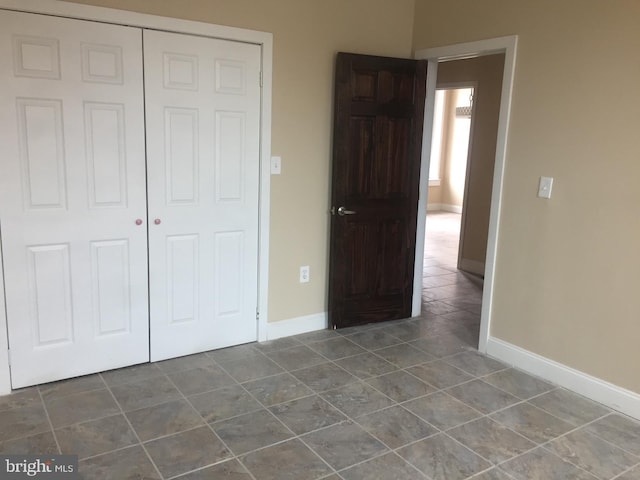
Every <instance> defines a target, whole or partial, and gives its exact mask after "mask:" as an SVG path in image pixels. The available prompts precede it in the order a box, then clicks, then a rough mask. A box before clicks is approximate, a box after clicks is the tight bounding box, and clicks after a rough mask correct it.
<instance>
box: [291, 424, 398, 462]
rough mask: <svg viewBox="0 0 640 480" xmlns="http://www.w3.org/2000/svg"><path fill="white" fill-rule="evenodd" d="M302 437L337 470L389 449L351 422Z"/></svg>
mask: <svg viewBox="0 0 640 480" xmlns="http://www.w3.org/2000/svg"><path fill="white" fill-rule="evenodd" d="M301 438H302V440H303V441H304V442H305V443H306V444H307V445H308V446H309V447H311V449H313V450H314V451H315V452H316V453H317V454H318V455H320V457H322V458H323V459H324V460H325V461H326V462H327V463H328V464H329V465H331V466H332V467H333V468H335V469H336V470H340V469H343V468H346V467H349V466H351V465H354V464H356V463H360V462H362V461H364V460H368V459H369V458H372V457H374V456H377V455H379V454H381V453H382V452H384V451H385V450H387V447H385V446H384V445H383V444H382V443H380V442H379V441H378V440H376V439H375V438H374V437H372V436H371V435H369V434H368V433H367V432H365V431H364V430H363V429H362V428H360V427H359V426H357V425H355V424H353V423H351V422H343V423H340V424H338V425H333V426H331V427H327V428H324V429H322V430H317V431H315V432H312V433H309V434H307V435H305V436H303V437H301Z"/></svg>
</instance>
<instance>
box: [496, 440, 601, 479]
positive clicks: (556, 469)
mask: <svg viewBox="0 0 640 480" xmlns="http://www.w3.org/2000/svg"><path fill="white" fill-rule="evenodd" d="M500 468H501V469H503V470H504V471H506V472H507V473H508V474H509V475H511V476H512V477H514V478H515V479H517V480H550V479H553V480H595V479H596V478H598V477H594V476H593V475H591V474H590V473H587V472H585V471H584V470H581V469H579V468H578V467H576V466H575V465H572V464H570V463H568V462H565V461H564V460H562V459H561V458H559V457H557V456H556V455H554V454H553V453H551V452H548V451H547V450H545V449H543V448H537V449H535V450H533V451H531V452H529V453H525V454H524V455H521V456H519V457H516V458H514V459H513V460H509V461H508V462H506V463H503V464H502V465H501V466H500Z"/></svg>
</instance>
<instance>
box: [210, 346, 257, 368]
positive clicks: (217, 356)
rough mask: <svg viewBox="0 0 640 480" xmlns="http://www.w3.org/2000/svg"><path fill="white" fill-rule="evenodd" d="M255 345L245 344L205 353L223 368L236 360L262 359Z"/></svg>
mask: <svg viewBox="0 0 640 480" xmlns="http://www.w3.org/2000/svg"><path fill="white" fill-rule="evenodd" d="M256 345H257V344H256V343H246V344H244V345H237V346H235V347H229V348H221V349H220V350H212V351H210V352H207V355H208V356H209V357H211V358H213V359H214V360H215V361H216V363H218V364H220V365H222V366H223V367H224V366H225V365H226V364H228V363H231V362H235V361H238V360H247V359H249V358H255V357H258V358H264V356H263V354H262V353H261V352H260V351H259V350H258V349H257V348H256V347H255V346H256Z"/></svg>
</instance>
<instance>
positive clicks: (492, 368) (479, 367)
mask: <svg viewBox="0 0 640 480" xmlns="http://www.w3.org/2000/svg"><path fill="white" fill-rule="evenodd" d="M445 361H446V362H447V363H448V364H450V365H453V366H454V367H457V368H459V369H460V370H464V371H465V372H467V373H470V374H471V375H475V376H481V375H488V374H490V373H494V372H497V371H500V370H504V369H505V368H507V366H506V365H505V364H504V363H501V362H498V361H497V360H494V359H492V358H489V357H487V356H485V355H481V354H480V353H478V352H471V351H467V352H463V353H458V354H457V355H453V356H451V357H447V358H446V360H445Z"/></svg>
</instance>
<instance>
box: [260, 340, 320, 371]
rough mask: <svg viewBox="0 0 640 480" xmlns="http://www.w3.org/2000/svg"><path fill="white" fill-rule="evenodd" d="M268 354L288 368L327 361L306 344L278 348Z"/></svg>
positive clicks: (309, 365) (297, 368) (294, 368)
mask: <svg viewBox="0 0 640 480" xmlns="http://www.w3.org/2000/svg"><path fill="white" fill-rule="evenodd" d="M266 355H267V357H269V358H270V359H271V360H273V361H274V362H276V363H277V364H278V365H280V366H281V367H282V368H284V369H286V370H300V369H301V368H307V367H312V366H314V365H318V364H320V363H324V362H326V361H327V359H326V358H324V357H323V356H321V355H318V354H317V353H316V352H314V351H313V350H311V349H310V348H309V347H307V346H305V345H301V346H299V347H293V348H288V349H286V350H278V351H276V352H271V353H267V354H266Z"/></svg>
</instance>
